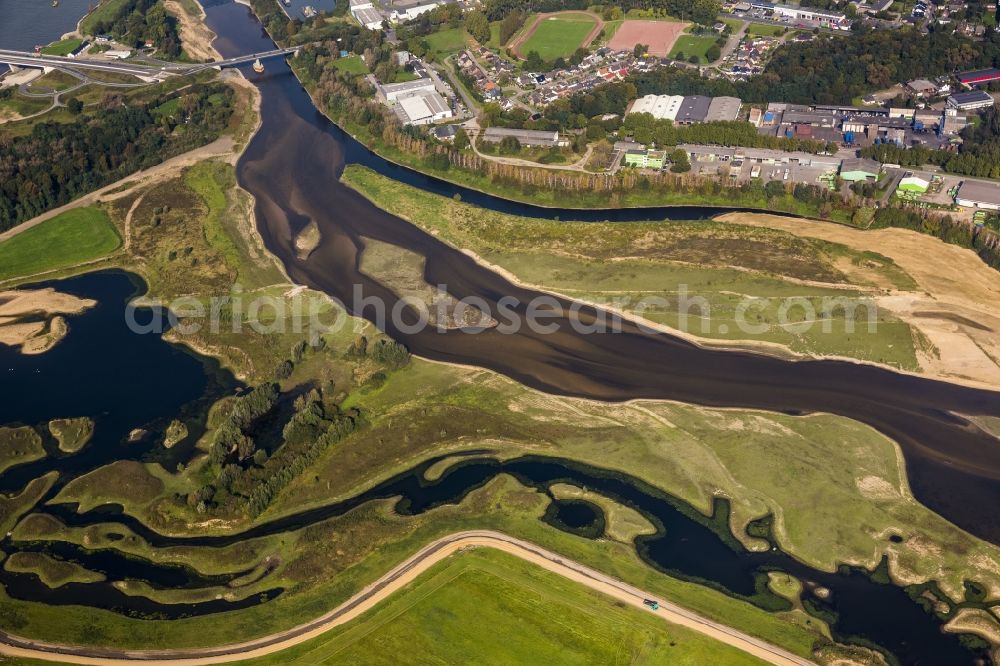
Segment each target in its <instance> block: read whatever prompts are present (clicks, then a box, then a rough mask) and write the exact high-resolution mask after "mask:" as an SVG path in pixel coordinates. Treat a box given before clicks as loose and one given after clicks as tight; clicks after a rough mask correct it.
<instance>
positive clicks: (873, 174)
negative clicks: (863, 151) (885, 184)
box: [840, 157, 882, 183]
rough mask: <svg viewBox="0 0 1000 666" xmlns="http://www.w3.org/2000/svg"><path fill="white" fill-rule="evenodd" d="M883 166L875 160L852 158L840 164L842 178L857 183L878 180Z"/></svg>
mask: <svg viewBox="0 0 1000 666" xmlns="http://www.w3.org/2000/svg"><path fill="white" fill-rule="evenodd" d="M881 172H882V165H881V164H879V163H878V162H876V161H875V160H868V159H864V158H861V157H852V158H850V159H846V160H844V161H843V162H842V163H841V164H840V177H841V178H842V179H844V180H846V181H848V182H851V183H857V182H860V181H864V180H878V175H879V174H880V173H881Z"/></svg>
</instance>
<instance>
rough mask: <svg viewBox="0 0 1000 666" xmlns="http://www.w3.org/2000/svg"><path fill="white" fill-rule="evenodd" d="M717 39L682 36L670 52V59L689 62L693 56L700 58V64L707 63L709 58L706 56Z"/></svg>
mask: <svg viewBox="0 0 1000 666" xmlns="http://www.w3.org/2000/svg"><path fill="white" fill-rule="evenodd" d="M715 39H716V38H715V37H699V36H698V35H681V36H680V37H678V39H677V41H676V42H674V48H672V49H671V50H670V57H671V58H675V59H677V60H687V59H688V58H690V57H691V56H698V62H699V63H706V62H708V57H707V56H706V55H705V54H706V53H707V52H708V50H709V49H710V48H712V45H713V44H715Z"/></svg>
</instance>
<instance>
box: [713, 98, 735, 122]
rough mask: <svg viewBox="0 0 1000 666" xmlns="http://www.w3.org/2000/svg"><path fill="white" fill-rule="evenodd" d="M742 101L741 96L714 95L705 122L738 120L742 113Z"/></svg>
mask: <svg viewBox="0 0 1000 666" xmlns="http://www.w3.org/2000/svg"><path fill="white" fill-rule="evenodd" d="M742 103H743V102H742V101H741V100H740V98H739V97H713V98H712V102H711V103H710V104H709V105H708V114H707V115H706V116H705V122H707V123H710V122H714V121H717V120H736V117H737V116H739V115H740V105H741V104H742Z"/></svg>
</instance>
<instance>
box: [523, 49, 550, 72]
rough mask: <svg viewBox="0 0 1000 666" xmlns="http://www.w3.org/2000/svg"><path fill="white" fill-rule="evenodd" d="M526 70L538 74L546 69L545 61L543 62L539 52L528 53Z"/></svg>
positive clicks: (525, 64) (525, 61)
mask: <svg viewBox="0 0 1000 666" xmlns="http://www.w3.org/2000/svg"><path fill="white" fill-rule="evenodd" d="M524 68H525V69H527V70H529V71H532V72H537V71H538V70H542V69H545V61H544V60H542V56H540V55H538V51H528V57H527V58H525V59H524Z"/></svg>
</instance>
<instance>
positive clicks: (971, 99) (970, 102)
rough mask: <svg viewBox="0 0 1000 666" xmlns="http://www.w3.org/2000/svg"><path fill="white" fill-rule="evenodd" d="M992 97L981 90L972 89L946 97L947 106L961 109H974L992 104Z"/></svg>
mask: <svg viewBox="0 0 1000 666" xmlns="http://www.w3.org/2000/svg"><path fill="white" fill-rule="evenodd" d="M993 103H994V102H993V97H991V96H990V94H989V93H985V92H983V91H982V90H973V91H970V92H964V93H955V94H954V95H952V96H951V97H949V98H948V106H949V107H950V108H952V109H959V110H961V111H975V110H976V109H985V108H987V107H990V106H993Z"/></svg>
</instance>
